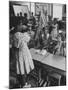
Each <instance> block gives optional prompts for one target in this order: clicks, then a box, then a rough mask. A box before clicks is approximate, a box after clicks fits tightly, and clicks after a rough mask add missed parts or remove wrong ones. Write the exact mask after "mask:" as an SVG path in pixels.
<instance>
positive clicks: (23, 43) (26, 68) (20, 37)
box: [15, 32, 34, 75]
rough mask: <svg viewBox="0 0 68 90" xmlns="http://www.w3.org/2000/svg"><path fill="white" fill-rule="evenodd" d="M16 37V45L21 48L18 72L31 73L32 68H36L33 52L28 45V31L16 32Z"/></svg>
mask: <svg viewBox="0 0 68 90" xmlns="http://www.w3.org/2000/svg"><path fill="white" fill-rule="evenodd" d="M15 38H16V40H17V41H16V42H17V43H16V44H17V45H16V47H17V48H19V58H17V66H16V67H17V74H22V75H23V74H25V73H27V74H29V72H30V71H31V70H33V69H34V64H33V60H32V57H31V53H30V51H29V48H28V46H27V43H28V42H29V40H30V36H29V35H28V33H21V32H17V33H15Z"/></svg>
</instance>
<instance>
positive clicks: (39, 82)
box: [39, 69, 42, 84]
mask: <svg viewBox="0 0 68 90" xmlns="http://www.w3.org/2000/svg"><path fill="white" fill-rule="evenodd" d="M41 80H42V79H41V69H39V84H40V82H41Z"/></svg>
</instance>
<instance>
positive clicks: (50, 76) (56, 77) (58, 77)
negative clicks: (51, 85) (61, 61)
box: [48, 72, 61, 86]
mask: <svg viewBox="0 0 68 90" xmlns="http://www.w3.org/2000/svg"><path fill="white" fill-rule="evenodd" d="M48 77H49V79H50V78H55V79H56V80H58V86H60V85H61V83H60V82H61V75H60V74H58V73H55V72H53V73H49V75H48Z"/></svg>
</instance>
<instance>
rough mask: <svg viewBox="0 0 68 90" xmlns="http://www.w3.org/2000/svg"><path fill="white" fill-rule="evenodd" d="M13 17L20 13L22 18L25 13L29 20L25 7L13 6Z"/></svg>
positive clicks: (27, 10) (26, 7)
mask: <svg viewBox="0 0 68 90" xmlns="http://www.w3.org/2000/svg"><path fill="white" fill-rule="evenodd" d="M13 8H14V12H15V16H17V13H20V12H22V16H24V13H27V16H28V18H29V9H28V6H27V5H13Z"/></svg>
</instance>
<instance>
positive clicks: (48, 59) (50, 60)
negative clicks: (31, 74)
mask: <svg viewBox="0 0 68 90" xmlns="http://www.w3.org/2000/svg"><path fill="white" fill-rule="evenodd" d="M30 52H31V55H32V58H33V59H34V60H37V61H39V62H41V63H43V64H46V65H49V66H51V67H54V68H57V69H60V70H62V71H66V59H65V57H63V56H57V55H53V54H50V53H49V55H48V56H45V55H44V56H43V55H40V54H37V53H36V49H33V48H32V49H30Z"/></svg>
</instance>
